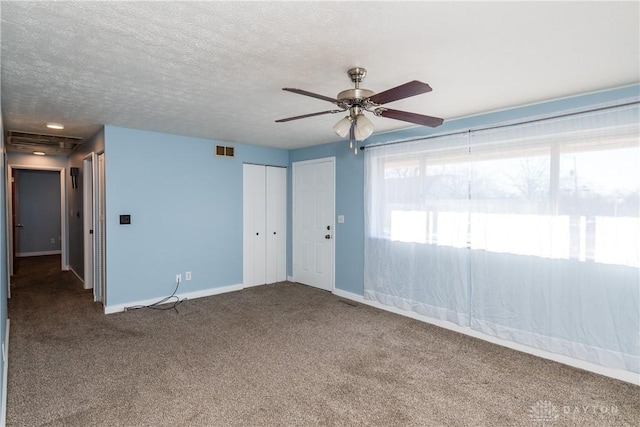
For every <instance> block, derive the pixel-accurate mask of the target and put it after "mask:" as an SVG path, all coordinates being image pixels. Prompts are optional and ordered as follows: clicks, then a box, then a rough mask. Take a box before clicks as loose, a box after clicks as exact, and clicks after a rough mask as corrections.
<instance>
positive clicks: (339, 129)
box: [333, 116, 351, 138]
mask: <svg viewBox="0 0 640 427" xmlns="http://www.w3.org/2000/svg"><path fill="white" fill-rule="evenodd" d="M349 129H351V118H350V117H349V116H347V117H345V118H343V119H341V120H340V121H339V122H338V123H336V124H335V125H334V126H333V131H334V132H335V133H336V134H337V135H338V136H339V137H340V138H346V137H348V136H349Z"/></svg>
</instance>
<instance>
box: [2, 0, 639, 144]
mask: <svg viewBox="0 0 640 427" xmlns="http://www.w3.org/2000/svg"><path fill="white" fill-rule="evenodd" d="M639 5H640V3H639V2H637V1H632V2H620V3H616V2H607V1H603V2H407V3H405V2H373V1H371V2H370V1H361V2H238V1H233V2H202V3H194V2H177V1H174V2H163V3H157V2H40V1H38V2H9V1H2V5H1V11H0V12H1V17H2V34H1V43H2V51H1V55H2V58H1V60H2V62H1V66H2V74H1V78H2V108H3V114H4V120H5V129H6V130H16V131H26V132H49V133H53V131H48V130H46V129H45V127H44V124H45V123H47V122H61V123H64V124H65V126H66V128H65V129H64V130H63V131H60V133H62V134H64V135H69V136H78V137H86V136H89V135H91V134H92V133H93V132H95V131H96V130H97V129H98V128H99V127H100V125H101V124H111V125H117V126H124V127H131V128H137V129H147V130H154V131H160V132H166V133H173V134H180V135H189V136H196V137H203V138H209V139H216V140H221V141H230V142H240V143H251V144H257V145H268V146H273V147H281V148H295V147H305V146H310V145H316V144H321V143H326V142H331V141H335V140H337V137H336V136H335V135H334V134H333V132H332V129H331V128H332V126H333V124H334V123H335V122H336V121H338V120H339V119H340V118H341V116H340V115H324V116H318V117H313V118H308V119H303V120H298V121H293V122H288V123H274V120H276V119H279V118H284V117H289V116H296V115H301V114H306V113H313V112H317V111H324V110H330V109H332V107H333V105H332V104H330V103H328V102H325V101H321V100H318V99H314V98H309V97H304V96H300V95H296V94H293V93H288V92H284V91H282V90H281V88H282V87H295V88H301V89H305V90H308V91H311V92H315V93H319V94H323V95H326V96H330V97H335V96H336V95H337V93H338V92H340V91H342V90H344V89H348V88H350V87H352V83H351V81H350V80H349V78H348V76H347V74H346V71H347V69H349V68H351V67H353V66H360V67H365V68H366V69H367V70H368V75H367V77H366V79H365V81H364V84H363V85H362V87H365V88H367V89H371V90H373V91H375V92H380V91H383V90H385V89H388V88H391V87H394V86H397V85H399V84H402V83H405V82H407V81H410V80H414V79H417V80H421V81H424V82H426V83H429V84H430V85H431V87H432V88H433V89H434V90H433V92H431V93H428V94H423V95H419V96H416V97H413V98H409V99H406V100H403V101H398V102H395V103H393V104H388V106H389V107H390V108H395V109H400V110H407V111H412V112H417V113H421V114H428V115H433V116H439V117H443V118H444V119H445V120H447V119H452V118H455V117H461V116H466V115H471V114H475V113H480V112H485V111H491V110H496V109H502V108H507V107H511V106H516V105H522V104H527V103H532V102H537V101H541V100H545V99H550V98H557V97H563V96H568V95H574V94H579V93H584V92H590V91H596V90H602V89H607V88H611V87H617V86H623V85H628V84H633V83H637V82H638V81H639V80H640V78H639V74H640V70H639V64H640V58H639V52H640V46H639V35H640V24H639V22H640V19H639V13H640V11H639ZM372 121H373V122H374V124H375V126H376V132H384V131H389V130H392V129H399V128H403V127H408V126H411V125H410V124H408V123H404V122H399V121H395V120H391V119H385V118H381V117H374V118H372Z"/></svg>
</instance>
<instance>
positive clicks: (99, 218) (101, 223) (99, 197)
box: [93, 151, 107, 307]
mask: <svg viewBox="0 0 640 427" xmlns="http://www.w3.org/2000/svg"><path fill="white" fill-rule="evenodd" d="M95 160H96V163H95V164H94V166H97V167H94V171H95V173H94V178H95V183H96V186H95V187H94V200H95V202H96V204H95V210H94V220H95V225H96V228H94V232H93V235H94V241H95V246H94V248H95V250H96V252H95V257H94V265H93V268H94V271H95V276H94V279H95V280H94V282H93V288H94V289H93V300H94V301H95V302H101V303H102V305H103V306H104V307H106V306H107V271H106V268H107V266H106V260H107V254H106V251H107V246H106V236H107V230H106V220H105V215H106V207H105V204H106V197H107V195H106V186H105V184H106V165H105V161H106V160H105V154H104V151H101V152H99V153H96V156H95ZM96 284H98V287H97V288H96Z"/></svg>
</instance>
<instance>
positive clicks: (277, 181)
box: [266, 166, 287, 283]
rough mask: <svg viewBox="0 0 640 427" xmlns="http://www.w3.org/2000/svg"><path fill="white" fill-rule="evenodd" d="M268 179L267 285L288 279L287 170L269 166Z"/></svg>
mask: <svg viewBox="0 0 640 427" xmlns="http://www.w3.org/2000/svg"><path fill="white" fill-rule="evenodd" d="M266 177H267V179H266V182H267V194H266V224H267V228H266V231H267V247H266V283H275V282H282V281H284V280H286V278H287V272H286V265H287V264H286V255H287V251H286V241H287V239H286V237H287V236H286V230H287V204H286V203H287V196H286V194H287V170H286V169H285V168H278V167H269V166H267V168H266Z"/></svg>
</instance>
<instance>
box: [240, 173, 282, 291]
mask: <svg viewBox="0 0 640 427" xmlns="http://www.w3.org/2000/svg"><path fill="white" fill-rule="evenodd" d="M242 187H243V189H242V191H243V193H242V194H243V196H242V199H243V251H242V252H243V262H242V264H243V268H242V270H243V284H244V286H257V285H263V284H266V283H275V282H281V281H284V280H286V277H287V276H286V275H287V273H286V254H287V253H286V191H287V170H286V169H285V168H280V167H273V166H262V165H248V164H245V165H244V166H243V185H242Z"/></svg>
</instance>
